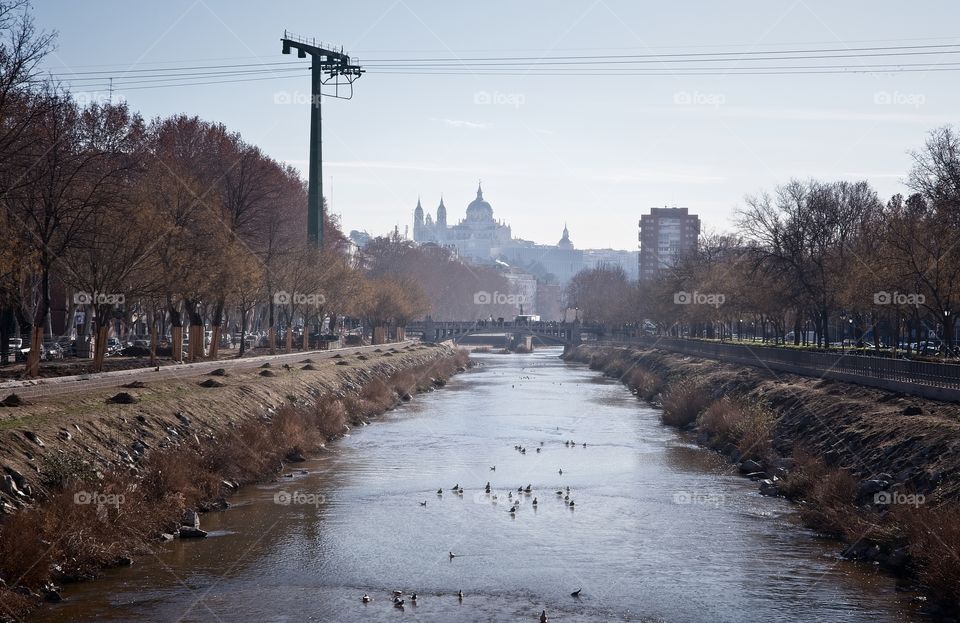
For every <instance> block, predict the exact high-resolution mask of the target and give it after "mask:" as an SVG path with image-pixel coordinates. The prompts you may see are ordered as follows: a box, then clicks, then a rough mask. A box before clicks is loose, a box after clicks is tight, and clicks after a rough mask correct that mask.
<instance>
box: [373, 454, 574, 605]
mask: <svg viewBox="0 0 960 623" xmlns="http://www.w3.org/2000/svg"><path fill="white" fill-rule="evenodd" d="M543 445H544V442H542V441H541V442H540V444H539V446H538V447H536V448H535V451H536V453H538V454H539V453H540V451H541V447H542V446H543ZM563 445H564V446H566V447H567V448H576V447H577V443H576V442H575V441H573V440H566V441H564V442H563ZM582 447H583V448H586V447H587V444H586V443H583V444H582ZM513 449H514V450H515V451H517V452H519V453H520V454H524V455H525V454H526V453H527V446H524V445H522V444H515V445H514V446H513ZM490 471H492V472H495V471H497V466H496V465H491V466H490ZM557 473H558V474H559V475H561V476H562V475H563V468H562V467H560V468H558V469H557ZM550 491H552V494H553V495H552V497H554V498H555V499H557V500H560V501H562V502H563V503H564V505H565V506H566V507H567V508H569V509H570V510H574V509H575V508H576V502H575V501H574V500H573V498H572V497H571V491H570V487H569V486H567V487H557V488H556V489H553V488H551V489H550ZM448 492H449V493H451V494H453V495H455V496H457V497H461V498H462V497H463V495H464V493H465V492H466V490H465V489H464V488H463V487H462V486H461V485H460V483H459V482H458V483H456V484H455V485H453V486H452V487H450V488H449V490H448ZM536 493H537V492H536V490H535V489H534V488H533V485H531V484H527V485H526V486H524V485H521V486H519V487H517V488H516V490H515V491H514V490H513V489H509V490H506V491H502V490H500V491H497V490H494V488H493V485H491V484H490V482H489V481H487V484H486V485H484V487H483V492H482V493H478V496H481V497H483V498H486V499H488V500H489V501H490V503H491V504H493V505H497V504H499V503H501V502H505V503H506V504H507V505H509V508H508V509H507V511H506V513H507V514H508V515H509V516H510V517H511V518H516V516H517V513H519V512H520V510H521V509H522V508H523V506H524V505H525V504H527V503H529V505H530V507H532V508H533V509H534V510H536V509H537V508H538V507H539V506H540V500H539V498H538V496H537V495H536ZM436 496H437V498H443V496H444V489H443V487H439V488H438V489H437V493H436ZM478 499H480V497H478ZM419 505H420V506H423V507H425V506H427V500H422V501H419ZM461 555H462V554H456V553H454V552H453V551H450V552H448V553H447V556H448V558H449V560H450V561H453V560H454V559H455V558H457V557H459V556H461ZM580 591H581V589H580V588H578V589H577V590H575V591H573V592H572V593H570V596H571V597H573V598H575V599H579V598H580ZM455 596H456V598H457V600H458V601H459V602H460V603H463V591H462V590H460V591H457V593H456V595H455ZM418 599H419V597H418V596H417V593H409V594H408V593H404V591H401V590H395V591H393V606H394V607H395V608H398V609H401V610H402V609H404V608H405V607H406V606H408V605H411V606H416V605H418V603H419V602H418ZM361 601H362V602H363V603H365V604H368V603H370V602H372V601H373V598H372V597H370V596H369V595H368V594H366V593H364V594H363V597H361ZM539 620H540V622H541V623H546V621H547V620H548V619H547V613H546V610H541V612H540V616H539Z"/></svg>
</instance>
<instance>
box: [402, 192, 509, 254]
mask: <svg viewBox="0 0 960 623" xmlns="http://www.w3.org/2000/svg"><path fill="white" fill-rule="evenodd" d="M413 240H414V242H419V243H421V244H422V243H428V242H432V243H434V244H438V245H441V246H452V247H456V249H457V253H459V254H460V255H461V256H464V257H469V258H472V259H474V260H478V261H481V262H488V261H490V260H491V259H493V258H496V257H498V256H499V255H501V254H502V253H503V251H504V250H506V248H507V247H509V246H511V245H512V244H513V236H512V234H511V232H510V226H509V225H505V224H504V223H503V222H502V221H497V220H494V218H493V208H492V207H490V204H489V203H488V202H486V201H484V199H483V189H482V188H481V187H480V186H477V198H476V199H474V200H473V201H471V202H470V205H468V206H467V215H466V218H464V219H463V220H462V221H460V222H459V223H457V224H456V225H447V208H446V206H445V205H443V198H442V197H441V199H440V205H439V206H438V207H437V220H436V221H434V220H433V217H432V216H431V215H430V214H427V215H426V217H424V212H423V207H422V206H421V205H420V200H419V199H417V208H416V209H415V210H414V211H413Z"/></svg>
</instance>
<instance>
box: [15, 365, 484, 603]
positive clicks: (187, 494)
mask: <svg viewBox="0 0 960 623" xmlns="http://www.w3.org/2000/svg"><path fill="white" fill-rule="evenodd" d="M468 363H469V356H468V354H467V353H466V352H464V351H458V352H457V353H455V354H454V355H453V356H451V357H443V358H440V359H437V360H435V361H433V362H431V363H430V364H425V365H421V366H417V367H414V368H406V369H402V370H399V371H397V372H396V373H394V374H393V375H391V376H390V377H388V378H387V379H383V380H382V379H380V378H376V377H375V378H372V379H371V380H369V381H368V382H367V383H366V384H365V385H364V386H363V387H362V388H361V390H360V391H359V392H357V393H356V394H347V395H345V396H339V397H338V396H333V395H327V396H323V397H321V398H319V399H318V400H317V401H316V402H315V403H314V404H311V405H297V404H290V405H286V406H284V407H282V408H281V409H279V410H278V411H277V412H276V413H274V414H272V415H271V416H269V417H268V416H264V417H261V418H259V419H250V420H247V421H245V422H243V423H241V424H239V425H236V426H235V427H234V428H232V429H229V430H228V431H226V432H223V433H221V435H220V436H219V437H218V438H216V439H214V440H212V441H208V442H204V443H203V444H201V443H199V442H184V444H183V445H181V446H180V447H178V448H172V449H167V450H163V451H153V452H151V453H150V454H149V455H148V457H147V458H146V459H145V460H144V461H143V462H142V464H141V470H140V474H139V476H133V477H131V474H130V473H129V472H127V471H114V472H108V473H106V474H104V475H103V476H102V478H97V477H96V475H95V474H94V473H93V472H92V470H89V469H86V468H85V467H84V464H82V463H81V464H78V465H73V464H72V463H71V464H67V463H64V465H62V466H60V467H59V468H58V469H56V470H54V471H55V476H56V477H55V478H52V479H51V480H50V481H49V482H47V483H46V485H47V487H46V488H47V490H48V491H49V493H48V495H47V497H46V498H45V499H43V500H41V501H40V502H39V503H37V504H36V505H34V506H33V507H32V508H30V509H27V510H24V511H22V512H20V513H17V514H15V515H13V516H12V517H10V518H7V519H6V520H5V522H4V523H3V524H2V527H0V579H2V580H3V581H4V582H5V583H6V585H7V588H0V609H2V610H3V611H4V612H7V613H15V614H19V613H23V612H26V611H27V610H29V609H30V608H31V607H33V606H35V605H36V602H37V600H38V599H39V598H38V596H37V595H36V594H32V595H30V594H28V595H21V594H19V593H17V592H16V591H14V590H11V589H12V588H13V587H21V588H25V589H29V590H30V591H38V590H40V589H41V588H42V587H43V586H44V585H45V584H46V583H47V582H49V581H51V580H69V579H85V578H89V577H92V576H94V575H95V574H96V573H97V571H98V570H99V569H102V568H104V567H108V566H111V565H115V564H117V562H118V561H119V560H120V559H121V558H122V557H127V556H129V555H131V554H132V553H135V552H137V551H140V550H141V549H143V548H144V547H145V546H146V544H147V543H148V542H149V541H151V540H153V539H154V538H156V536H157V535H158V534H159V533H160V532H164V531H169V530H171V529H173V528H175V527H176V525H177V520H178V519H179V518H180V517H181V516H182V513H183V511H184V509H186V508H203V507H205V506H207V505H210V504H213V503H214V502H216V501H218V500H221V499H223V496H224V493H225V490H224V488H225V485H224V481H225V480H230V481H235V482H238V483H241V484H243V483H249V482H254V481H258V480H262V479H263V478H265V477H268V476H271V475H273V474H275V473H277V472H278V471H280V470H281V469H282V467H283V460H284V459H285V458H286V457H289V456H291V455H293V454H294V453H299V454H304V455H305V454H307V453H309V452H311V451H315V450H317V449H318V448H320V447H321V446H322V445H323V444H324V443H325V442H326V441H327V440H329V439H332V438H334V437H337V436H339V435H342V434H343V433H344V431H345V429H346V424H347V421H348V420H351V421H355V420H356V419H365V418H369V417H372V416H374V415H376V414H379V413H382V412H383V411H385V410H386V409H388V408H390V407H391V406H393V405H395V404H396V403H397V402H398V401H399V400H400V396H401V395H402V394H401V393H400V391H399V390H401V389H402V390H403V391H404V392H406V393H415V392H417V391H426V390H428V389H432V388H433V387H437V386H440V385H442V384H443V383H444V382H445V380H446V378H447V377H449V376H450V375H452V374H453V373H455V372H456V371H458V370H459V369H462V368H463V367H465V366H466V365H467V364H468ZM55 467H56V466H55ZM89 493H96V494H97V495H100V496H115V497H112V498H109V499H111V500H120V502H119V503H116V504H105V505H104V504H101V505H97V504H84V503H78V502H77V499H78V497H77V496H78V495H80V496H81V499H82V496H84V495H87V494H89ZM55 564H56V565H59V568H60V570H61V571H60V572H59V574H58V576H57V577H53V576H52V575H51V568H52V567H53V566H54V565H55Z"/></svg>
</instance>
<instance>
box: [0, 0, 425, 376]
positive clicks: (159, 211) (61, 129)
mask: <svg viewBox="0 0 960 623" xmlns="http://www.w3.org/2000/svg"><path fill="white" fill-rule="evenodd" d="M29 9H30V7H29V4H28V3H27V2H24V1H19V0H0V37H2V41H0V205H2V210H0V231H2V232H3V233H2V241H0V315H2V318H0V328H2V331H0V333H2V336H0V337H2V342H0V344H2V346H0V347H2V349H3V351H4V352H3V355H4V357H3V358H2V359H0V360H2V361H6V355H7V352H6V351H7V348H8V339H7V338H8V335H9V330H10V327H11V326H13V325H18V326H20V327H21V328H26V329H27V330H28V332H29V334H30V341H31V343H30V351H29V356H28V360H27V371H28V374H30V375H36V374H37V373H38V370H39V364H40V355H41V352H42V345H43V341H44V339H45V338H47V339H50V338H51V337H54V335H55V334H54V331H53V323H52V321H51V305H52V300H53V298H54V295H55V294H56V293H61V294H63V295H64V296H66V299H67V301H68V304H69V311H68V312H67V314H66V315H67V320H66V324H68V325H72V324H73V312H74V310H77V309H79V310H82V311H83V312H84V313H83V314H82V317H83V318H85V323H86V324H88V325H89V324H90V323H91V321H92V325H91V326H90V331H91V332H92V333H93V334H94V336H95V339H94V340H93V344H94V367H95V369H100V368H101V367H102V364H103V360H104V356H105V352H106V344H107V338H108V335H109V334H110V332H111V330H112V329H113V328H114V327H116V326H117V325H118V324H119V325H120V326H124V325H126V326H133V325H134V324H137V325H139V326H146V327H148V330H149V335H150V341H151V353H155V352H156V350H157V345H158V343H159V339H160V337H161V336H163V335H164V334H167V333H169V335H170V340H171V342H172V343H171V354H172V356H173V357H174V358H175V359H180V358H181V353H182V349H183V345H184V342H187V343H188V344H189V347H188V348H189V350H188V352H187V357H188V359H190V360H195V359H199V358H203V357H216V356H217V355H218V353H217V350H218V346H219V343H220V339H219V338H220V333H221V331H222V327H224V326H238V327H240V328H241V332H245V331H246V329H247V327H248V326H249V323H250V320H251V318H253V317H255V316H257V315H258V314H260V315H263V316H265V322H264V324H265V325H266V326H267V327H269V332H270V339H269V344H270V347H271V349H275V348H276V347H277V344H278V342H280V341H281V338H280V337H279V336H275V333H276V332H277V331H278V330H285V333H286V335H285V341H286V347H287V348H288V349H289V348H292V347H293V344H292V340H293V332H294V328H295V327H297V328H300V327H302V329H303V340H304V345H306V341H307V340H308V339H309V334H310V333H311V331H310V329H309V328H310V327H311V326H312V327H314V332H315V333H318V332H319V330H320V328H321V326H322V325H323V324H324V322H326V323H328V325H327V326H328V327H329V328H333V326H334V325H335V324H336V321H337V319H338V318H342V317H343V316H350V317H352V318H359V319H363V320H365V322H364V324H365V325H367V326H368V327H369V326H377V327H382V326H388V325H391V324H393V325H397V326H401V325H402V324H403V322H404V321H405V319H406V318H409V317H411V316H414V315H420V314H422V313H424V311H425V302H424V301H425V300H426V299H425V297H424V294H423V292H422V291H421V290H420V288H419V286H417V285H416V284H415V283H411V282H410V281H409V280H399V279H396V278H394V276H393V275H392V274H391V273H390V272H389V271H386V270H382V269H379V268H377V269H375V270H368V269H367V268H366V265H367V264H368V263H369V262H366V261H361V260H359V259H358V258H357V257H356V256H355V255H354V254H351V253H350V252H349V251H350V247H349V244H348V242H347V240H346V239H345V238H344V236H343V235H342V233H341V232H340V228H339V224H338V223H337V222H336V220H335V219H330V218H329V217H328V218H327V222H326V223H325V228H324V230H325V239H324V245H323V247H322V248H315V247H314V246H312V245H310V244H308V243H307V241H306V222H305V221H306V214H305V212H306V211H305V206H306V190H305V185H304V182H303V180H302V179H301V178H300V176H299V174H298V173H297V172H296V171H295V170H293V169H292V168H291V167H289V166H288V165H285V164H283V163H280V162H278V161H276V160H274V159H272V158H270V157H269V156H267V155H265V154H264V153H262V152H261V151H260V149H258V148H257V147H256V146H255V145H251V144H249V143H247V142H245V141H244V140H243V139H242V138H241V137H240V135H239V134H237V133H236V132H231V131H230V130H228V129H227V128H226V127H224V126H223V125H222V124H218V123H212V122H209V121H204V120H201V119H199V118H197V117H191V116H187V115H177V116H172V117H167V118H157V119H154V120H152V121H149V122H147V121H145V120H144V119H142V118H141V117H140V115H138V114H137V113H135V112H134V111H131V110H130V109H129V108H128V106H127V105H126V104H123V103H119V104H112V103H109V102H105V103H92V104H90V105H87V106H79V105H78V104H77V102H76V101H75V100H74V98H73V97H71V95H70V93H69V92H68V91H66V90H65V89H63V88H61V87H60V86H59V85H57V84H54V83H52V82H51V81H50V80H48V79H45V78H44V77H43V76H42V74H41V72H40V70H39V63H40V61H41V60H42V59H43V58H44V57H45V56H46V55H47V54H48V53H49V52H50V50H51V49H52V45H53V37H52V36H51V35H50V34H47V33H42V32H38V31H37V29H36V27H35V26H34V23H33V21H32V19H31V15H30V12H29ZM185 327H186V330H187V331H188V339H187V340H184V329H185ZM208 328H209V329H210V330H212V332H213V336H212V339H209V338H207V339H205V338H206V331H207V330H208ZM83 332H84V329H81V333H83ZM80 337H81V339H82V337H83V336H82V335H81V336H80ZM206 343H209V345H210V349H209V352H208V351H207V350H206V349H205V345H206ZM245 343H246V341H245V340H244V339H243V336H241V340H240V344H241V354H242V349H243V347H244V345H245Z"/></svg>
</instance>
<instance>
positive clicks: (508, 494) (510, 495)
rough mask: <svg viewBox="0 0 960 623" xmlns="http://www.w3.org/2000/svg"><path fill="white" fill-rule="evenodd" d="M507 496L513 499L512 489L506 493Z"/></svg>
mask: <svg viewBox="0 0 960 623" xmlns="http://www.w3.org/2000/svg"><path fill="white" fill-rule="evenodd" d="M507 497H508V498H510V499H511V500H512V499H513V491H511V492H509V493H507Z"/></svg>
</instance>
